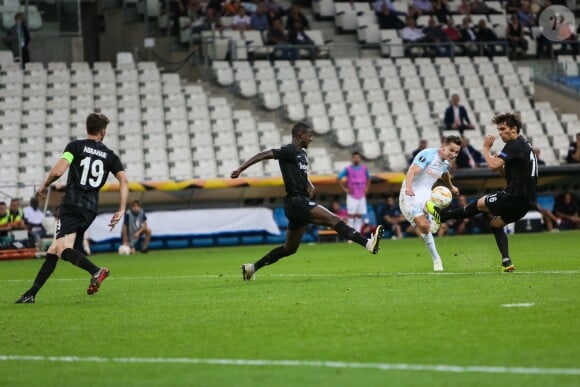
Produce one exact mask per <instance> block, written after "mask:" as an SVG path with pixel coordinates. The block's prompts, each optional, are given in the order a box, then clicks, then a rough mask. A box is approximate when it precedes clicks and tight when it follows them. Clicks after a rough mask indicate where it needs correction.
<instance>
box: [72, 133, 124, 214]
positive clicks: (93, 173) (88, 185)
mask: <svg viewBox="0 0 580 387" xmlns="http://www.w3.org/2000/svg"><path fill="white" fill-rule="evenodd" d="M62 158H63V159H66V160H68V161H69V162H70V163H71V164H70V167H69V173H68V180H67V183H66V190H65V195H64V198H63V201H62V204H66V205H72V206H77V207H82V208H86V209H87V210H90V211H93V212H95V213H96V212H97V210H98V206H99V190H100V189H101V187H102V186H103V185H104V184H105V182H106V181H107V177H108V176H109V172H112V173H113V174H114V175H116V174H117V173H118V172H120V171H123V170H124V168H123V164H122V163H121V160H120V159H119V157H118V156H117V155H116V154H115V152H113V151H112V150H110V149H109V148H107V146H106V145H105V144H103V143H102V142H98V141H95V140H90V139H85V140H76V141H72V142H70V143H69V144H68V145H67V146H66V148H65V150H64V153H63V156H62Z"/></svg>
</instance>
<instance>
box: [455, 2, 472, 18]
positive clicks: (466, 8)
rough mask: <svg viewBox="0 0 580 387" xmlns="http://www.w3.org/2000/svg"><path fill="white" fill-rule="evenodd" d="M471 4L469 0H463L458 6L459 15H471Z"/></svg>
mask: <svg viewBox="0 0 580 387" xmlns="http://www.w3.org/2000/svg"><path fill="white" fill-rule="evenodd" d="M471 10H472V8H471V5H470V4H469V1H468V0H461V4H459V6H458V7H457V13H458V14H459V15H471Z"/></svg>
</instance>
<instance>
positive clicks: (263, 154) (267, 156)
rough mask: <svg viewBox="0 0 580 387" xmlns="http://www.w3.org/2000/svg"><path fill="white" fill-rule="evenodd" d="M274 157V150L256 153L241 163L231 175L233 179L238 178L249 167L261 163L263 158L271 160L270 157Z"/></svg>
mask: <svg viewBox="0 0 580 387" xmlns="http://www.w3.org/2000/svg"><path fill="white" fill-rule="evenodd" d="M273 158H274V153H273V152H272V150H267V151H263V152H260V153H256V154H255V155H253V156H252V157H250V158H249V159H247V160H246V161H244V163H243V164H242V165H240V166H239V167H238V168H237V169H235V170H234V171H233V172H232V174H231V175H230V177H231V178H232V179H237V178H238V177H240V175H241V174H242V172H243V171H245V170H246V169H247V168H248V167H250V166H252V165H254V164H256V163H259V162H260V161H262V160H269V159H273Z"/></svg>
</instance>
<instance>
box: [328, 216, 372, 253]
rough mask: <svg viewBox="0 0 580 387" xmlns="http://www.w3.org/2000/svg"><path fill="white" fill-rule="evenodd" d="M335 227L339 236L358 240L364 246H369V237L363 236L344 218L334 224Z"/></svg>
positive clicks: (354, 240)
mask: <svg viewBox="0 0 580 387" xmlns="http://www.w3.org/2000/svg"><path fill="white" fill-rule="evenodd" d="M334 229H335V230H336V233H337V234H338V236H339V237H341V238H344V239H347V240H349V241H353V242H356V243H358V244H359V245H361V246H363V247H366V246H367V238H365V237H364V236H362V235H361V233H360V232H358V231H356V230H355V229H354V228H352V227H350V226H348V225H347V224H346V223H344V222H343V221H342V220H341V221H340V222H338V223H337V224H336V226H334Z"/></svg>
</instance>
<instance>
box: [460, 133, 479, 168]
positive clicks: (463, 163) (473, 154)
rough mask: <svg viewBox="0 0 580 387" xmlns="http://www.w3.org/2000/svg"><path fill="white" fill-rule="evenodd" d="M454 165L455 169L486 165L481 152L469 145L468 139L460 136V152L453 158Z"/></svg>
mask: <svg viewBox="0 0 580 387" xmlns="http://www.w3.org/2000/svg"><path fill="white" fill-rule="evenodd" d="M455 165H456V166H457V168H477V167H482V166H485V165H486V163H485V158H484V157H483V155H482V154H481V152H480V151H478V150H477V149H475V148H474V147H473V146H472V145H471V144H470V143H469V139H468V138H467V137H465V136H461V150H460V151H459V153H458V154H457V158H455Z"/></svg>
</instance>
